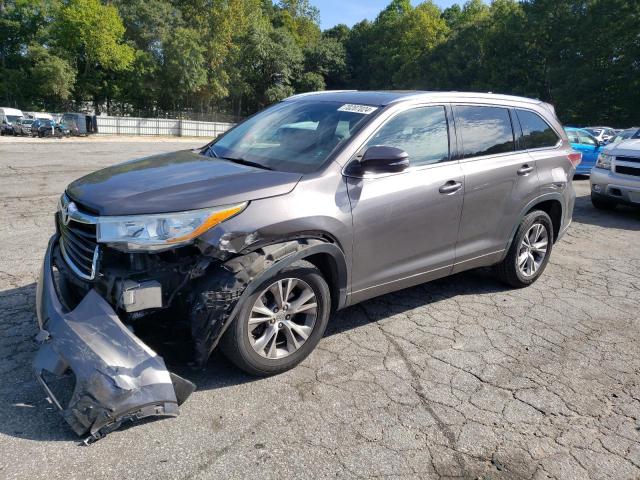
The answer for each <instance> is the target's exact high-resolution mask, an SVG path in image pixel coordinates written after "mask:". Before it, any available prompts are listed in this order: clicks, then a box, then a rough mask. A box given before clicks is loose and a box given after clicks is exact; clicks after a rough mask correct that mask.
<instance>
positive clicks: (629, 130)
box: [609, 127, 640, 143]
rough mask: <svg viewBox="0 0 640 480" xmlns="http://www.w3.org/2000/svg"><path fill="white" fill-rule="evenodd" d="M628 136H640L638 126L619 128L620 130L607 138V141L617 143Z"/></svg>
mask: <svg viewBox="0 0 640 480" xmlns="http://www.w3.org/2000/svg"><path fill="white" fill-rule="evenodd" d="M628 138H640V128H638V127H632V128H627V129H626V130H621V131H620V132H618V133H616V136H615V137H613V138H612V139H611V140H609V143H618V142H621V141H622V140H626V139H628Z"/></svg>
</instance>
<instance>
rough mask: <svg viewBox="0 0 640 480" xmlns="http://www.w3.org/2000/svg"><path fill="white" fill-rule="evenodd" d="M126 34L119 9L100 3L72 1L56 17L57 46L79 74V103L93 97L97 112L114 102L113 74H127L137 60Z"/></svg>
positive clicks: (59, 10) (55, 35)
mask: <svg viewBox="0 0 640 480" xmlns="http://www.w3.org/2000/svg"><path fill="white" fill-rule="evenodd" d="M124 32H125V27H124V25H123V23H122V19H121V18H120V16H119V14H118V11H117V9H116V7H115V6H113V5H102V4H101V3H100V2H99V1H98V0H69V1H68V2H66V3H64V4H63V5H62V6H61V7H60V8H58V9H57V12H56V14H55V17H54V20H53V23H52V34H53V40H54V45H55V46H56V48H57V49H60V50H61V51H64V52H65V53H66V55H67V58H68V59H69V61H70V63H71V64H72V66H74V67H75V69H76V70H77V72H78V82H77V83H76V90H75V96H76V99H77V100H78V101H81V100H83V99H85V98H87V97H91V98H92V99H93V103H94V106H95V108H96V111H99V110H100V106H101V104H102V102H103V101H105V100H106V101H107V104H109V102H110V100H111V97H112V94H113V92H112V90H113V89H112V87H113V86H114V84H115V82H114V76H113V73H115V72H119V71H123V70H126V69H127V68H129V67H130V66H131V64H132V62H133V60H134V57H135V55H134V49H133V48H132V47H131V46H129V45H127V44H126V43H124V41H123V40H124V38H123V37H124Z"/></svg>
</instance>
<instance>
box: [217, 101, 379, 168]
mask: <svg viewBox="0 0 640 480" xmlns="http://www.w3.org/2000/svg"><path fill="white" fill-rule="evenodd" d="M376 110H377V108H376V107H371V106H368V105H351V104H344V103H338V102H320V101H317V100H316V101H311V100H309V101H306V100H303V101H294V102H282V103H279V104H277V105H274V106H273V107H271V108H268V109H266V110H264V111H263V112H260V113H258V114H257V115H255V116H253V117H251V118H250V119H248V120H247V121H246V122H244V123H242V124H240V125H239V126H238V127H236V128H235V129H233V130H231V131H230V132H229V133H227V134H226V135H224V136H223V137H222V138H220V140H218V141H216V142H214V143H213V145H211V147H210V148H209V149H208V150H207V151H206V152H205V153H206V154H207V155H210V156H215V157H220V158H226V159H229V160H238V161H243V162H246V163H249V162H250V163H252V164H256V165H259V166H262V167H264V168H267V169H270V170H280V171H285V172H295V173H309V172H312V171H315V170H317V169H318V168H319V167H320V166H321V165H322V164H323V163H324V161H325V160H326V159H327V158H328V156H329V154H330V153H331V152H332V151H333V150H335V148H336V147H338V146H339V145H341V144H342V143H344V142H345V141H346V140H347V139H349V138H350V137H351V136H352V135H353V134H354V133H355V131H356V130H357V129H359V128H360V127H361V126H362V125H363V124H364V122H365V119H366V118H367V117H368V116H369V114H371V113H373V112H375V111H376Z"/></svg>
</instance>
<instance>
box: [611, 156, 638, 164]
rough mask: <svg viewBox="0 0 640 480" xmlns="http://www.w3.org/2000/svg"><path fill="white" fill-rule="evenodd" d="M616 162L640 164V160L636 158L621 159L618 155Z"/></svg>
mask: <svg viewBox="0 0 640 480" xmlns="http://www.w3.org/2000/svg"><path fill="white" fill-rule="evenodd" d="M616 160H617V161H618V162H629V163H640V158H636V157H621V156H618V155H616Z"/></svg>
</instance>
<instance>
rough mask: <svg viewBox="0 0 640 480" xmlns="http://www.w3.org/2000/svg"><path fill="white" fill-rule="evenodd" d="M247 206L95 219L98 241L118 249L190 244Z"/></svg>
mask: <svg viewBox="0 0 640 480" xmlns="http://www.w3.org/2000/svg"><path fill="white" fill-rule="evenodd" d="M247 205H248V202H244V203H239V204H236V205H227V206H224V207H217V208H205V209H202V210H192V211H189V212H177V213H160V214H153V215H131V216H129V215H127V216H122V217H99V219H98V242H100V243H106V244H109V245H110V246H113V247H115V248H119V249H122V250H147V251H150V250H153V251H158V250H166V249H169V248H173V247H176V246H180V245H185V244H187V243H189V242H191V241H192V240H193V239H194V238H196V237H198V236H200V235H202V234H203V233H204V232H206V231H207V230H209V229H210V228H212V227H214V226H216V225H218V224H219V223H221V222H224V221H225V220H228V219H229V218H231V217H233V216H235V215H237V214H238V213H240V212H242V210H244V209H245V208H246V206H247Z"/></svg>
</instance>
